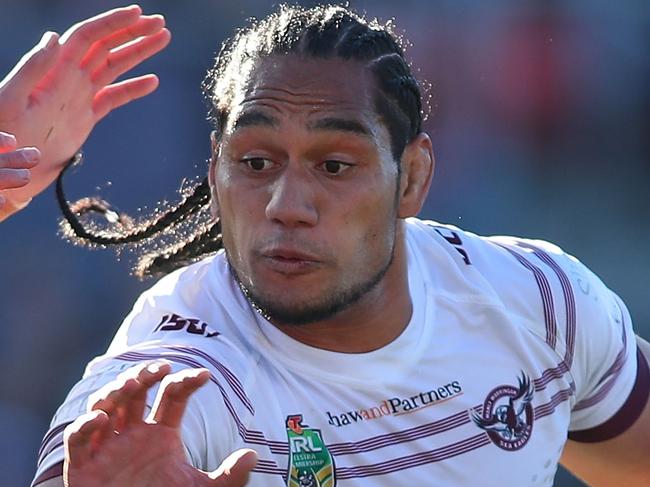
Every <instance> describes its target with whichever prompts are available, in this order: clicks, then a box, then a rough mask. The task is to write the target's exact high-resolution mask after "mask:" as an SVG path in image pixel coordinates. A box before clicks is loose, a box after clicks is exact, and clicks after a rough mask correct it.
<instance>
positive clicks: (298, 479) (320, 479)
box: [287, 414, 336, 487]
mask: <svg viewBox="0 0 650 487" xmlns="http://www.w3.org/2000/svg"><path fill="white" fill-rule="evenodd" d="M287 438H288V439H289V467H288V472H287V486H288V487H334V486H335V485H336V470H335V468H334V459H333V458H332V455H331V454H330V452H329V451H328V450H327V447H326V446H325V442H324V441H323V436H322V435H321V432H320V430H318V429H315V428H309V427H308V426H307V425H303V424H302V414H294V415H292V416H287Z"/></svg>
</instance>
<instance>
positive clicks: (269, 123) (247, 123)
mask: <svg viewBox="0 0 650 487" xmlns="http://www.w3.org/2000/svg"><path fill="white" fill-rule="evenodd" d="M259 126H265V127H277V126H278V121H277V120H276V119H275V118H273V117H271V116H270V115H267V114H265V113H263V112H259V111H248V112H244V113H242V114H241V115H240V116H239V117H238V118H237V120H235V124H234V125H233V129H234V130H237V129H242V128H245V127H259Z"/></svg>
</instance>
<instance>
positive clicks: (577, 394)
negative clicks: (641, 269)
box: [516, 240, 649, 442]
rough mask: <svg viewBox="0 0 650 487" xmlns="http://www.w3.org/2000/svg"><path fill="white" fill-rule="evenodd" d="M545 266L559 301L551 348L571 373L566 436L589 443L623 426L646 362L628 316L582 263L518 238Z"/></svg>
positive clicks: (639, 395) (633, 412)
mask: <svg viewBox="0 0 650 487" xmlns="http://www.w3.org/2000/svg"><path fill="white" fill-rule="evenodd" d="M516 246H517V247H518V250H520V251H524V252H526V253H528V255H529V257H530V258H531V259H535V260H536V261H537V262H538V263H539V265H540V268H544V269H546V270H547V272H545V274H547V275H548V276H549V282H553V283H554V286H553V287H554V290H555V292H554V294H555V295H557V296H558V300H559V301H563V302H564V304H565V306H564V309H563V310H562V311H559V310H558V313H559V314H561V315H562V316H561V317H562V318H563V319H562V320H561V321H563V322H564V323H565V324H566V326H565V327H563V328H558V338H559V341H561V343H558V347H557V351H558V353H560V354H561V355H562V357H563V362H564V364H565V366H566V368H567V369H568V373H570V374H571V378H572V379H573V386H574V398H573V401H572V411H571V418H570V424H569V438H570V439H573V440H576V441H584V442H594V441H604V440H606V439H610V438H613V437H615V436H617V435H619V434H620V433H622V432H623V431H625V429H627V428H628V427H629V426H630V425H631V424H633V422H634V420H636V418H638V416H639V415H640V414H641V412H642V411H643V406H644V405H645V400H643V396H644V395H645V397H646V400H647V390H648V386H649V384H648V379H647V363H646V361H645V359H644V357H643V356H642V355H641V354H640V353H639V352H638V350H637V343H636V336H635V334H634V330H633V328H632V319H631V317H630V313H629V312H628V310H627V307H626V306H625V304H624V303H623V301H622V300H621V299H620V298H619V297H618V296H617V295H616V294H615V293H614V292H613V291H611V290H610V289H608V288H607V287H606V286H605V284H604V283H603V282H602V281H601V280H600V279H599V278H598V277H597V276H596V275H595V274H594V273H593V272H591V271H590V270H589V269H588V268H587V267H586V266H585V265H583V264H582V263H581V262H580V261H578V260H577V259H576V258H575V257H572V256H570V255H568V254H566V253H564V252H562V251H561V250H560V249H559V248H558V247H556V246H554V245H552V244H549V243H547V242H543V241H526V240H519V241H517V243H516Z"/></svg>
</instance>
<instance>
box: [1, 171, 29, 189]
mask: <svg viewBox="0 0 650 487" xmlns="http://www.w3.org/2000/svg"><path fill="white" fill-rule="evenodd" d="M30 180H31V175H30V173H29V169H0V190H3V189H15V188H22V187H23V186H25V185H27V184H28V183H29V181H30Z"/></svg>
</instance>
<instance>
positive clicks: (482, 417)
mask: <svg viewBox="0 0 650 487" xmlns="http://www.w3.org/2000/svg"><path fill="white" fill-rule="evenodd" d="M534 394H535V387H534V385H533V384H532V383H531V381H530V378H529V377H528V376H527V375H526V374H525V373H524V372H522V373H521V376H520V377H519V378H518V385H517V386H511V385H504V386H499V387H497V388H495V389H493V390H492V391H491V392H490V393H489V394H488V396H487V398H486V399H485V401H484V403H483V411H482V413H479V412H478V411H476V410H470V417H471V418H472V421H474V424H476V426H478V427H479V428H481V429H483V430H485V431H486V432H487V434H488V436H489V437H490V440H492V443H494V444H495V445H497V446H498V447H499V448H502V449H504V450H509V451H513V450H519V449H520V448H522V447H523V446H524V445H525V444H526V443H527V442H528V439H529V438H530V435H531V433H532V430H533V417H534V414H533V406H532V404H531V402H532V400H533V396H534Z"/></svg>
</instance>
